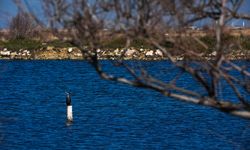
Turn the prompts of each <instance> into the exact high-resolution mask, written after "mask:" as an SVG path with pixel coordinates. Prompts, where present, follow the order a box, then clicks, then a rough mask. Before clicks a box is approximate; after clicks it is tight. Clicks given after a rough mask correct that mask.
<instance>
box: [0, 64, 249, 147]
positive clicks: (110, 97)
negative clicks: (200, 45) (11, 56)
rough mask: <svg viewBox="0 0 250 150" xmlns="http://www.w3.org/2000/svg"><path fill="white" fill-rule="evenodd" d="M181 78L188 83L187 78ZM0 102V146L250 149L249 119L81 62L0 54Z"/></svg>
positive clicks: (156, 65)
mask: <svg viewBox="0 0 250 150" xmlns="http://www.w3.org/2000/svg"><path fill="white" fill-rule="evenodd" d="M145 64H146V66H154V67H156V68H158V69H160V68H161V67H163V66H165V67H166V65H169V64H168V63H166V62H147V63H145ZM106 69H109V70H110V71H113V72H116V73H117V74H120V75H122V74H123V72H122V70H121V71H115V70H112V68H108V67H107V68H106ZM149 71H152V72H153V73H155V72H157V73H158V74H157V75H158V76H163V75H166V72H165V73H164V72H160V71H157V70H149ZM169 76H171V74H169ZM166 80H167V79H166ZM180 84H183V85H187V86H190V88H195V86H194V84H193V81H192V80H191V79H189V78H188V77H187V78H184V79H183V81H182V82H181V83H180ZM65 91H70V92H72V103H73V112H74V123H73V124H72V125H71V126H67V125H66V124H65V122H66V106H65V105H66V104H65ZM222 94H225V95H227V96H229V97H230V92H227V93H222ZM0 104H1V105H0V108H1V111H0V149H1V150H4V149H6V150H10V149H18V150H22V149H24V150H27V149H129V150H130V149H190V150H191V149H192V150H193V149H211V150H216V149H220V150H222V149H226V150H227V149H228V150H230V149H250V144H249V143H250V121H249V120H244V119H240V118H237V117H233V116H229V115H227V114H224V113H222V112H218V111H216V110H213V109H210V108H206V107H201V106H195V105H191V104H187V103H183V102H179V101H176V100H173V99H170V98H167V97H164V96H162V95H161V94H159V93H157V92H153V91H149V90H144V89H138V88H133V87H129V86H127V85H123V84H117V83H113V82H109V81H104V80H101V79H100V78H99V77H98V76H97V75H96V73H95V71H94V70H93V69H92V68H91V67H90V65H89V64H87V63H86V62H84V61H0Z"/></svg>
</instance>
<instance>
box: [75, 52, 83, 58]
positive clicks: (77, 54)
mask: <svg viewBox="0 0 250 150" xmlns="http://www.w3.org/2000/svg"><path fill="white" fill-rule="evenodd" d="M74 56H76V57H82V53H75V54H74Z"/></svg>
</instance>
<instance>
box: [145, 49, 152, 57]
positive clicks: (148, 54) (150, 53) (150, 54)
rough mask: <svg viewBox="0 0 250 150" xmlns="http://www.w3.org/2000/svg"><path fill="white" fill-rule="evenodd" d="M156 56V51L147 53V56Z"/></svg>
mask: <svg viewBox="0 0 250 150" xmlns="http://www.w3.org/2000/svg"><path fill="white" fill-rule="evenodd" d="M153 55H154V51H152V50H151V51H148V52H147V53H146V56H153Z"/></svg>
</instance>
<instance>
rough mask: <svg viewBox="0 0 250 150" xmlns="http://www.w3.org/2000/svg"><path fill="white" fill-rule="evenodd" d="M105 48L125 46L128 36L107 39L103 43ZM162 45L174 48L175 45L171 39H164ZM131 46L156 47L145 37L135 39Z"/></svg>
mask: <svg viewBox="0 0 250 150" xmlns="http://www.w3.org/2000/svg"><path fill="white" fill-rule="evenodd" d="M102 45H103V47H104V48H107V49H116V48H123V47H125V46H126V38H124V37H118V38H114V39H112V40H107V41H105V42H103V43H102ZM161 45H163V46H164V47H166V48H172V47H173V46H174V44H173V43H172V42H169V41H162V42H161ZM130 47H134V48H138V49H139V48H144V49H154V48H155V47H154V46H153V45H152V44H150V43H148V42H147V41H145V40H143V39H139V38H138V39H133V40H132V41H131V43H130Z"/></svg>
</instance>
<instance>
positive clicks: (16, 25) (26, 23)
mask: <svg viewBox="0 0 250 150" xmlns="http://www.w3.org/2000/svg"><path fill="white" fill-rule="evenodd" d="M37 27H38V25H37V23H36V22H35V21H34V20H33V19H32V18H31V17H30V14H28V13H26V12H23V11H19V12H18V13H17V15H16V16H15V17H13V18H12V19H11V22H10V31H11V32H10V35H11V38H12V39H25V38H34V37H35V36H36V34H37V33H38V28H37Z"/></svg>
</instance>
